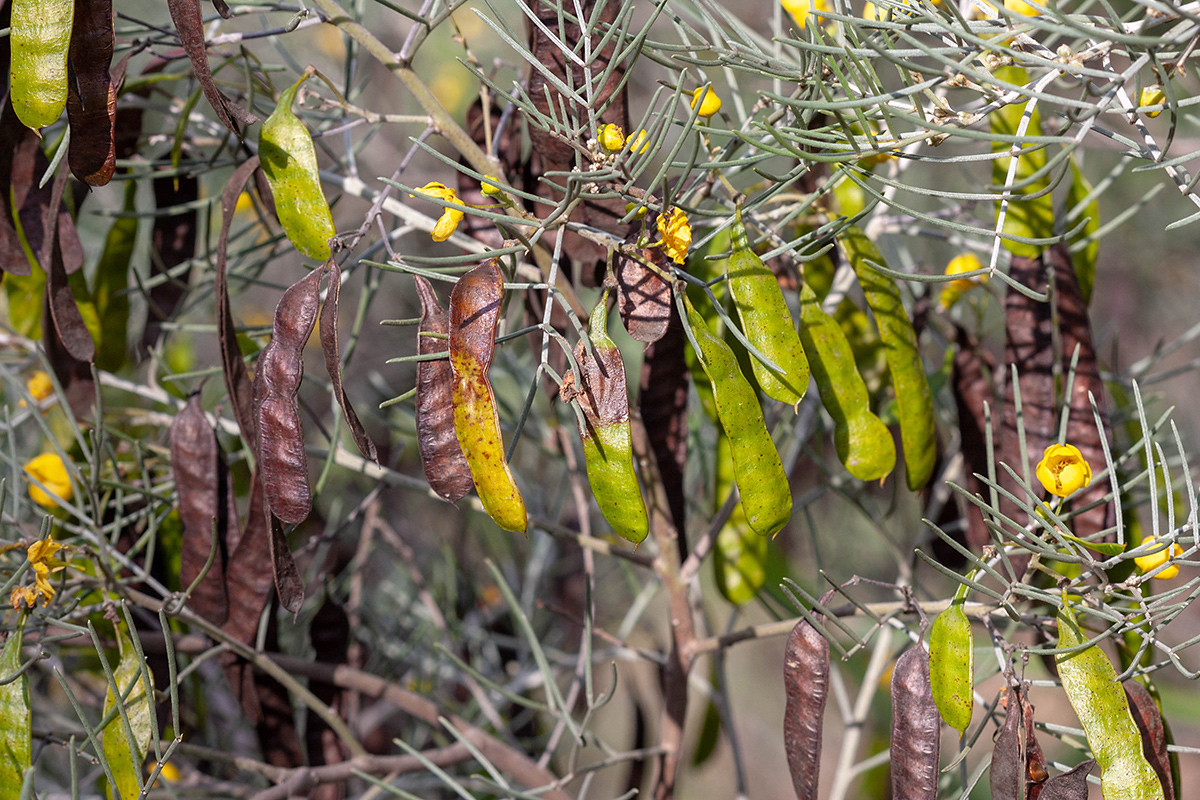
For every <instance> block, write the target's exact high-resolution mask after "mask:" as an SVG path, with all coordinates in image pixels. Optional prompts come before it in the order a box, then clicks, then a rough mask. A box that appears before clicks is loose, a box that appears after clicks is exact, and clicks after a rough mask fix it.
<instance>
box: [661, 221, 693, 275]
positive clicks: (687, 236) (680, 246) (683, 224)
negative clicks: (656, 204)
mask: <svg viewBox="0 0 1200 800" xmlns="http://www.w3.org/2000/svg"><path fill="white" fill-rule="evenodd" d="M658 234H659V236H661V237H662V249H663V252H664V253H666V255H667V257H668V258H670V259H671V260H673V261H674V262H675V263H676V264H682V263H683V262H684V259H686V258H687V251H688V248H689V247H691V246H692V226H691V224H690V223H689V222H688V218H687V214H685V213H683V209H682V208H673V209H671V211H670V213H665V214H659V215H658Z"/></svg>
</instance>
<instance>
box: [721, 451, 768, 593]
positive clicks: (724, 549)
mask: <svg viewBox="0 0 1200 800" xmlns="http://www.w3.org/2000/svg"><path fill="white" fill-rule="evenodd" d="M713 472H714V473H715V476H716V480H715V481H714V483H715V492H714V494H713V497H714V499H715V500H716V507H715V508H714V509H713V510H714V511H717V510H719V509H720V508H721V506H723V505H724V504H725V500H726V499H728V497H729V494H730V493H731V492H732V491H733V484H734V468H733V447H732V445H731V443H730V441H729V437H728V436H726V435H725V433H724V432H723V431H717V455H716V465H715V469H714V470H713ZM769 546H770V542H769V541H768V540H767V538H766V537H765V536H759V535H758V534H757V533H755V532H754V529H753V528H751V527H750V523H749V522H748V521H747V520H746V509H745V508H743V507H742V504H741V503H738V504H737V505H736V506H734V508H733V513H732V514H730V515H729V519H728V520H727V521H726V523H725V527H723V528H721V532H720V533H718V534H717V541H716V543H715V546H714V548H713V572H714V574H715V576H716V581H717V589H718V590H719V591H720V592H721V595H722V596H723V597H724V598H725V599H726V600H728V601H729V602H731V603H733V604H734V605H741V604H743V603H748V602H750V601H751V600H753V599H754V598H755V597H757V596H758V593H759V590H761V589H762V587H763V586H764V585H765V584H766V582H767V557H768V548H769Z"/></svg>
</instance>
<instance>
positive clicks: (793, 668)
mask: <svg viewBox="0 0 1200 800" xmlns="http://www.w3.org/2000/svg"><path fill="white" fill-rule="evenodd" d="M832 599H833V592H832V591H829V592H826V593H825V594H824V596H822V597H821V599H820V605H826V604H828V603H829V602H830V601H831V600H832ZM813 613H814V616H816V618H817V619H824V616H823V615H821V614H817V613H816V611H815V610H814V612H813ZM783 690H784V694H786V695H787V708H785V709H784V712H783V746H784V749H786V750H787V757H788V769H789V770H790V771H791V774H792V786H793V788H795V790H796V798H797V800H816V798H817V781H818V778H819V777H820V770H821V730H822V727H823V726H824V721H825V700H826V698H827V696H828V691H829V642H828V641H826V639H825V637H824V636H822V635H821V634H820V633H819V632H818V631H817V629H816V628H814V627H813V626H812V624H811V623H810V622H809V621H808V620H806V619H802V620H800V621H799V622H798V623H796V627H794V628H792V633H791V635H790V636H788V640H787V645H786V646H785V647H784V650H783Z"/></svg>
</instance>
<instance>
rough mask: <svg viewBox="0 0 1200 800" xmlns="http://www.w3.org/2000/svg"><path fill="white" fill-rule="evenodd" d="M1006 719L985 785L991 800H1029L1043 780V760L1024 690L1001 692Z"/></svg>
mask: <svg viewBox="0 0 1200 800" xmlns="http://www.w3.org/2000/svg"><path fill="white" fill-rule="evenodd" d="M1004 696H1005V701H1004V706H1005V708H1006V710H1007V716H1005V718H1004V726H1003V727H1002V728H1001V729H1000V734H999V735H998V736H997V737H996V742H995V746H994V747H993V749H992V765H991V772H990V774H989V784H990V786H991V790H992V798H993V799H994V800H1002V799H1004V798H1009V799H1010V800H1033V798H1035V797H1037V793H1038V792H1039V791H1040V790H1041V784H1042V783H1043V782H1044V781H1045V780H1046V758H1045V756H1043V755H1042V748H1041V745H1039V744H1038V740H1037V736H1036V735H1035V734H1034V729H1033V706H1032V705H1031V704H1030V703H1029V701H1028V700H1027V699H1026V696H1025V687H1024V686H1021V687H1019V688H1017V689H1011V688H1010V689H1006V690H1005V695H1004Z"/></svg>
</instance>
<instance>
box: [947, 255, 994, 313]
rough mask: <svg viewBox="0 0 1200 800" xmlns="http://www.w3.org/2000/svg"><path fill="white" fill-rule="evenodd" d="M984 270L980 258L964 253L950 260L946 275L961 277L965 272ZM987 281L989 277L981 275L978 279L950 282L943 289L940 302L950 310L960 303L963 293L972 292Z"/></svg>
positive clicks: (960, 279) (962, 279)
mask: <svg viewBox="0 0 1200 800" xmlns="http://www.w3.org/2000/svg"><path fill="white" fill-rule="evenodd" d="M982 268H983V265H982V264H980V263H979V257H978V256H976V255H975V254H974V253H963V254H962V255H957V256H955V257H954V258H952V259H950V263H949V264H947V265H946V274H947V275H961V274H962V273H964V272H974V271H975V270H977V269H982ZM986 280H987V276H986V275H981V276H979V277H977V278H959V279H958V280H956V281H950V282H949V283H947V284H946V285H945V287H944V288H943V289H942V294H941V297H940V300H939V302H941V304H942V307H943V308H950V306H952V305H954V304H955V303H957V302H958V299H959V298H960V297H962V295H963V293H965V292H967V291H970V290H971V289H973V288H974V287H976V286H978V285H979V284H980V283H982V282H984V281H986Z"/></svg>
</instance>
